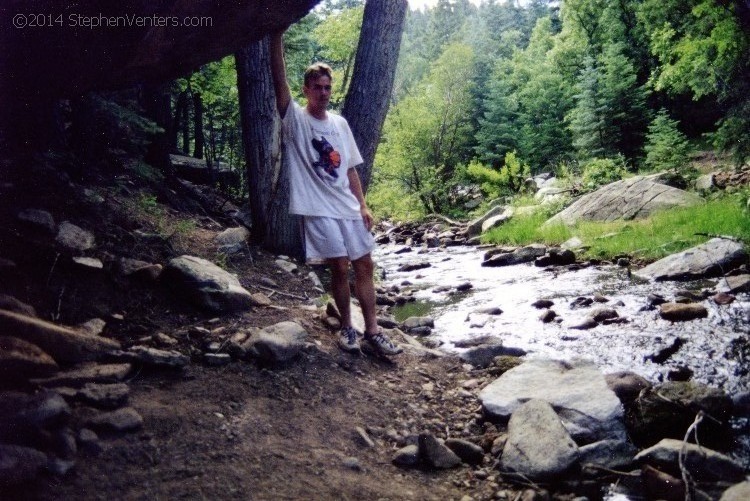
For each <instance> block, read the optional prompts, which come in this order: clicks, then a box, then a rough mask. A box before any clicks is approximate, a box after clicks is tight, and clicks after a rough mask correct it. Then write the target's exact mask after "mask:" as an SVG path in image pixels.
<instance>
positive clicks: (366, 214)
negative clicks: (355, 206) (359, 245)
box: [346, 167, 373, 231]
mask: <svg viewBox="0 0 750 501" xmlns="http://www.w3.org/2000/svg"><path fill="white" fill-rule="evenodd" d="M346 175H347V176H349V189H350V190H351V191H352V193H353V194H354V196H355V197H356V198H357V201H358V202H359V212H360V214H362V221H364V222H365V227H367V229H368V231H369V230H371V229H372V223H373V219H372V214H371V213H370V209H368V208H367V203H365V194H364V193H362V183H360V182H359V174H358V173H357V169H355V168H354V167H351V168H349V170H347V171H346Z"/></svg>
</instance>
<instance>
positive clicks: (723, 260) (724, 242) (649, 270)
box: [634, 238, 748, 281]
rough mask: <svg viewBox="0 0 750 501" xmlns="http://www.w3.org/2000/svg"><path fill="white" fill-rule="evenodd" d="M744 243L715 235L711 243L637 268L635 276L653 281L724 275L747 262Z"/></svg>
mask: <svg viewBox="0 0 750 501" xmlns="http://www.w3.org/2000/svg"><path fill="white" fill-rule="evenodd" d="M747 258H748V256H747V252H746V251H745V249H744V247H743V245H742V244H741V243H739V242H735V241H734V240H730V239H727V238H712V239H711V240H709V241H708V242H705V243H703V244H700V245H697V246H695V247H691V248H690V249H687V250H685V251H682V252H678V253H677V254H672V255H670V256H667V257H665V258H663V259H660V260H659V261H656V262H655V263H651V264H650V265H648V266H646V267H644V268H641V269H640V270H638V271H635V272H634V273H635V275H637V276H639V277H642V278H646V279H649V280H657V281H661V280H693V279H697V278H703V277H710V276H717V275H723V274H724V273H725V272H726V271H727V270H731V269H732V268H734V267H736V266H738V265H740V264H742V263H744V262H746V261H747Z"/></svg>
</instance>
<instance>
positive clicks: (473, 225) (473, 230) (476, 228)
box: [465, 205, 506, 237]
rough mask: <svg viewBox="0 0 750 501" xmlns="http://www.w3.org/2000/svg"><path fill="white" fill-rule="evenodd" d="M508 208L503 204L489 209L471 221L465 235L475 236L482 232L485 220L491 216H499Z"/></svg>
mask: <svg viewBox="0 0 750 501" xmlns="http://www.w3.org/2000/svg"><path fill="white" fill-rule="evenodd" d="M505 210H506V207H505V206H502V205H496V206H494V207H493V208H491V209H490V210H488V211H487V212H486V213H485V214H483V215H482V216H480V217H478V218H476V219H474V220H473V221H471V222H470V223H469V225H468V226H467V227H466V232H465V235H466V236H467V237H475V236H477V235H479V234H481V233H482V225H483V224H484V222H485V221H487V220H488V219H490V218H491V217H494V216H498V215H500V214H502V213H503V212H504V211H505Z"/></svg>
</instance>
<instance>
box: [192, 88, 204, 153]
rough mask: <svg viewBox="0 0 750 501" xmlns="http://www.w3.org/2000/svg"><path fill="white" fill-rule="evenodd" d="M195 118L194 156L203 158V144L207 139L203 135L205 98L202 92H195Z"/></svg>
mask: <svg viewBox="0 0 750 501" xmlns="http://www.w3.org/2000/svg"><path fill="white" fill-rule="evenodd" d="M193 118H194V119H195V124H194V136H195V145H194V149H193V156H194V157H195V158H203V145H204V144H205V142H206V139H205V136H204V135H203V98H201V94H200V92H194V93H193Z"/></svg>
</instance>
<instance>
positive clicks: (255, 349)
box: [243, 321, 308, 365]
mask: <svg viewBox="0 0 750 501" xmlns="http://www.w3.org/2000/svg"><path fill="white" fill-rule="evenodd" d="M307 337H308V333H307V331H306V330H305V329H304V327H302V326H301V325H299V324H298V323H296V322H289V321H287V322H279V323H278V324H274V325H271V326H268V327H266V328H264V329H261V330H260V331H258V332H256V333H254V334H253V335H252V336H251V337H250V339H249V340H248V341H247V342H246V343H245V345H243V347H244V348H245V349H246V350H247V351H248V352H250V353H252V354H253V355H254V356H255V357H257V358H258V359H260V361H261V362H264V363H266V364H271V365H275V364H283V363H286V362H289V361H290V360H293V359H294V358H296V357H297V356H298V355H299V353H300V352H301V351H302V348H304V346H305V341H306V340H307Z"/></svg>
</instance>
